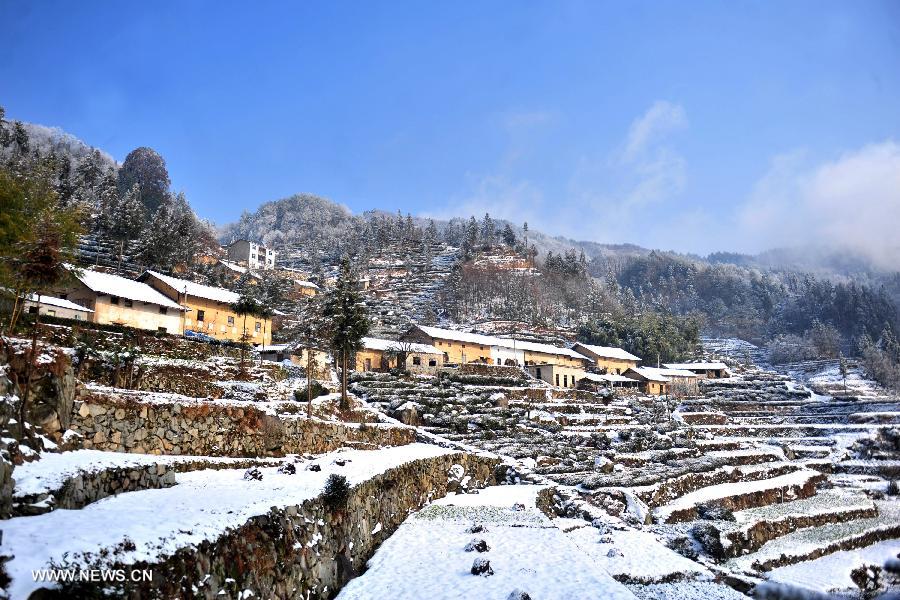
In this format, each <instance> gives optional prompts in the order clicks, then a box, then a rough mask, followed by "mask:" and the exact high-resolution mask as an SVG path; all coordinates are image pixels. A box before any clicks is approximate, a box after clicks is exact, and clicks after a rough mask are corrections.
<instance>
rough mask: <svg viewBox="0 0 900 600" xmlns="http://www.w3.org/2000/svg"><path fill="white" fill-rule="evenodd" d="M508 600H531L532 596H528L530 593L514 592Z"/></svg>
mask: <svg viewBox="0 0 900 600" xmlns="http://www.w3.org/2000/svg"><path fill="white" fill-rule="evenodd" d="M506 600H531V596H529V595H528V592H523V591H522V590H513V591H511V592H510V593H509V596H507V597H506Z"/></svg>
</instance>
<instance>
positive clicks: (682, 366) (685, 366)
mask: <svg viewBox="0 0 900 600" xmlns="http://www.w3.org/2000/svg"><path fill="white" fill-rule="evenodd" d="M663 366H665V367H666V368H667V369H678V370H680V371H690V372H692V373H695V374H696V375H697V376H698V377H700V379H721V378H722V377H731V371H729V370H728V365H726V364H725V363H723V362H717V361H714V362H689V363H666V364H665V365H663Z"/></svg>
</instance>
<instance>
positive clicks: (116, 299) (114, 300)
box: [109, 296, 119, 304]
mask: <svg viewBox="0 0 900 600" xmlns="http://www.w3.org/2000/svg"><path fill="white" fill-rule="evenodd" d="M109 303H110V304H118V303H119V297H118V296H110V297H109Z"/></svg>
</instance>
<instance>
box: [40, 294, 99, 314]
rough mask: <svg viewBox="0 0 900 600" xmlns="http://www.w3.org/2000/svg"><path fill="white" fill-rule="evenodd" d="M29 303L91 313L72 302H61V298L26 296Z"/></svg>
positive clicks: (89, 310) (88, 309)
mask: <svg viewBox="0 0 900 600" xmlns="http://www.w3.org/2000/svg"><path fill="white" fill-rule="evenodd" d="M28 301H29V302H34V303H37V302H40V303H41V304H46V305H47V306H56V307H58V308H68V309H69V310H80V311H83V312H89V313H92V312H94V311H92V310H91V309H90V308H87V307H84V306H82V305H80V304H75V303H74V302H70V301H69V300H63V299H62V298H54V297H53V296H36V295H35V294H29V295H28Z"/></svg>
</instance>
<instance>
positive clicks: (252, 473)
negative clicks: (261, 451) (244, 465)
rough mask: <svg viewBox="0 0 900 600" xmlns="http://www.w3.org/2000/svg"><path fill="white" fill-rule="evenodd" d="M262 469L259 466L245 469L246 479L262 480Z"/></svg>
mask: <svg viewBox="0 0 900 600" xmlns="http://www.w3.org/2000/svg"><path fill="white" fill-rule="evenodd" d="M262 478H263V475H262V471H260V470H259V468H257V467H250V468H249V469H247V470H246V471H244V479H245V480H247V481H262Z"/></svg>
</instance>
